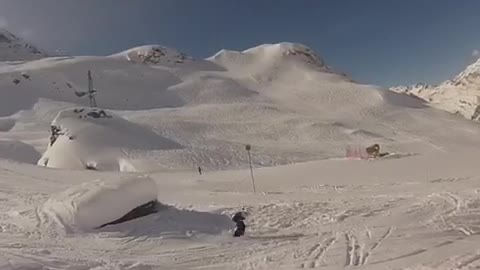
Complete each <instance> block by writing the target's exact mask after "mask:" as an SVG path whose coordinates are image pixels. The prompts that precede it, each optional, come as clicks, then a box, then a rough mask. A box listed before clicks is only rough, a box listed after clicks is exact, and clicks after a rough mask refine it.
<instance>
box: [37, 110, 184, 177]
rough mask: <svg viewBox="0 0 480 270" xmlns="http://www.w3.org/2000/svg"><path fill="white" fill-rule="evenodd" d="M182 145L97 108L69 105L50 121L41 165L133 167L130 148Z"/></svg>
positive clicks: (115, 168)
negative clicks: (49, 130) (48, 136)
mask: <svg viewBox="0 0 480 270" xmlns="http://www.w3.org/2000/svg"><path fill="white" fill-rule="evenodd" d="M175 148H179V145H178V144H177V143H175V142H173V141H171V140H168V139H166V138H163V137H161V136H159V135H157V134H156V133H154V132H153V131H151V130H149V129H147V128H146V127H143V126H141V125H138V124H134V123H132V122H129V121H127V120H125V119H123V118H121V117H119V116H117V115H115V114H113V113H111V112H108V111H105V110H101V109H96V108H70V109H65V110H63V111H61V112H59V113H58V115H57V117H55V119H54V120H53V121H52V124H51V136H50V142H49V144H48V148H47V151H46V152H45V153H44V154H43V156H42V158H41V159H40V160H39V161H38V165H41V166H46V167H52V168H68V169H85V168H87V169H94V170H120V171H125V170H128V171H130V170H134V168H132V165H131V164H130V162H129V161H130V160H131V159H130V158H129V151H130V150H137V151H151V150H167V149H175Z"/></svg>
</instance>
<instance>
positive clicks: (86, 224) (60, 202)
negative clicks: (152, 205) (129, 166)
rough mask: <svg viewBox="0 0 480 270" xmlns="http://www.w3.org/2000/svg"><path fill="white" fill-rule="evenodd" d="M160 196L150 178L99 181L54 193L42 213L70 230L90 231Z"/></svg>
mask: <svg viewBox="0 0 480 270" xmlns="http://www.w3.org/2000/svg"><path fill="white" fill-rule="evenodd" d="M157 194H158V191H157V186H156V184H155V182H153V180H152V179H150V178H148V177H130V178H123V179H122V178H120V179H116V178H114V179H99V180H96V181H92V182H85V183H82V184H80V185H78V186H73V187H70V188H68V189H67V190H65V191H63V192H61V193H59V194H55V195H54V196H52V197H51V198H50V199H48V200H47V202H45V205H44V207H43V210H44V211H45V212H46V213H47V214H48V215H51V216H52V217H53V219H55V220H57V221H58V222H59V223H60V224H59V225H60V226H65V227H66V228H68V229H69V230H74V229H77V230H89V229H95V228H98V227H100V226H102V225H104V224H107V223H109V222H112V221H115V220H117V219H119V218H121V217H122V216H124V215H125V214H127V213H128V212H130V211H131V210H133V209H134V208H136V207H138V206H140V205H143V204H146V203H148V202H150V201H156V200H157Z"/></svg>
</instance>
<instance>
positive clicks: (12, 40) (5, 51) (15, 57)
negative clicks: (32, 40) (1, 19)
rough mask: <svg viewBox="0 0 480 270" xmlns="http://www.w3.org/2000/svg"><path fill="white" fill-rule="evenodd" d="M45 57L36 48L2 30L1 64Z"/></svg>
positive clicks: (0, 41)
mask: <svg viewBox="0 0 480 270" xmlns="http://www.w3.org/2000/svg"><path fill="white" fill-rule="evenodd" d="M45 56H46V54H45V53H43V52H41V51H39V50H38V49H37V48H35V47H34V46H32V45H30V44H28V43H26V42H24V41H23V40H21V39H20V38H18V37H16V36H15V35H14V34H12V33H10V32H8V31H7V30H5V29H2V28H0V62H2V61H25V60H35V59H40V58H43V57H45Z"/></svg>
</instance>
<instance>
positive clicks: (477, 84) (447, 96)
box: [390, 59, 480, 121]
mask: <svg viewBox="0 0 480 270" xmlns="http://www.w3.org/2000/svg"><path fill="white" fill-rule="evenodd" d="M390 90H392V91H394V92H397V93H405V94H408V95H413V96H417V97H420V98H422V99H424V100H425V101H427V102H429V103H430V105H431V106H433V107H436V108H439V109H443V110H446V111H448V112H451V113H454V114H460V115H463V116H465V117H466V118H469V119H471V120H477V121H479V120H480V59H478V60H477V61H476V62H474V63H473V64H471V65H469V66H467V67H466V68H465V70H464V71H462V72H461V73H459V74H458V75H457V76H455V78H453V79H451V80H446V81H444V82H443V83H441V84H439V85H437V86H431V85H428V84H423V83H418V84H416V85H413V86H397V87H391V88H390Z"/></svg>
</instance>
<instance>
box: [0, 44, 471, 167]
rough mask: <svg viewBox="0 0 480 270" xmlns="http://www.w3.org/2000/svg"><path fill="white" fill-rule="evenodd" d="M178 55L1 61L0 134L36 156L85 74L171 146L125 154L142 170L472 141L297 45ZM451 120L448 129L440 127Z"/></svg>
mask: <svg viewBox="0 0 480 270" xmlns="http://www.w3.org/2000/svg"><path fill="white" fill-rule="evenodd" d="M179 55H180V54H178V53H176V52H175V51H174V50H172V49H165V48H163V47H161V46H145V47H138V48H133V49H131V50H127V51H126V52H123V53H119V54H116V55H113V56H107V57H54V58H46V59H41V60H37V61H31V62H26V63H21V64H15V65H13V64H11V65H10V64H5V65H3V66H1V67H0V103H1V104H0V105H1V106H0V117H2V119H9V120H3V121H7V122H5V124H4V125H6V127H5V130H7V128H8V131H7V132H5V133H4V134H3V135H4V136H5V137H7V138H8V139H14V140H15V139H16V138H17V136H24V135H23V134H25V133H26V132H28V134H30V135H29V136H25V137H23V138H22V141H23V142H26V143H29V144H32V145H33V146H34V147H35V148H36V149H37V150H38V151H41V152H44V151H45V150H46V149H45V146H46V145H48V143H49V142H48V138H49V134H48V130H49V129H50V127H49V126H50V122H51V121H52V120H53V118H54V117H55V115H56V114H57V112H58V111H60V110H63V109H65V108H68V107H75V106H77V105H80V106H85V105H87V104H88V98H86V97H85V96H84V97H78V96H77V95H76V92H82V91H86V90H87V78H86V74H87V71H88V70H91V71H92V76H93V83H94V87H95V89H96V90H97V96H96V101H97V104H98V106H99V107H101V108H105V109H109V110H114V111H116V113H117V114H119V115H120V116H122V117H123V118H126V119H127V120H129V121H130V122H134V123H138V124H142V125H143V126H146V127H147V128H149V129H152V130H153V131H154V132H155V133H157V134H158V135H159V136H161V137H164V138H167V139H169V140H171V141H173V142H175V143H176V144H178V145H180V147H178V149H175V150H172V151H165V150H164V149H157V148H154V147H152V148H151V149H144V150H147V151H143V152H141V153H140V152H135V153H129V155H130V156H131V157H132V159H138V160H144V161H146V160H148V163H149V165H148V166H147V167H145V168H148V170H150V169H152V166H153V167H155V168H158V169H166V168H169V169H189V168H195V167H197V166H202V167H205V168H208V169H228V168H241V167H244V166H246V165H247V164H248V163H247V162H248V157H247V156H246V155H245V145H246V144H251V145H252V146H253V153H254V155H255V158H254V164H255V166H272V165H278V164H286V163H292V162H298V161H308V160H316V159H325V158H336V157H343V156H344V155H345V151H346V149H347V147H348V146H349V145H354V146H360V147H361V146H366V145H370V144H372V143H380V144H381V145H382V147H383V149H385V150H386V151H392V152H399V153H406V154H412V153H425V152H431V151H434V152H435V151H438V149H456V148H457V147H462V145H464V144H463V143H462V144H461V143H459V142H458V140H457V139H459V140H464V142H469V143H470V144H474V143H477V141H478V140H480V139H477V138H476V137H474V136H471V134H472V133H473V134H476V133H477V132H478V128H477V127H476V126H471V125H470V124H469V123H467V122H465V121H457V119H456V118H454V117H451V116H449V115H448V114H446V113H442V112H440V111H437V110H434V109H432V108H429V107H427V106H426V105H425V104H424V102H423V101H422V100H420V99H418V98H414V97H408V96H404V95H401V94H396V93H393V92H391V91H385V90H384V89H379V88H376V87H372V86H369V85H360V84H357V83H355V82H352V81H351V80H350V79H349V78H348V77H347V76H345V75H344V74H339V73H336V72H334V71H333V70H332V69H331V68H330V67H328V66H327V65H326V64H325V62H324V61H323V60H322V59H321V58H320V56H318V55H317V54H315V53H314V52H313V51H312V50H311V49H309V48H307V47H306V46H303V45H299V44H295V43H279V44H266V45H261V46H258V47H255V48H252V49H248V50H245V51H243V52H235V51H226V50H223V51H220V52H219V53H217V54H215V55H214V56H212V57H210V58H208V59H206V60H202V59H198V60H193V59H191V57H188V56H184V55H181V58H182V59H184V62H183V63H177V62H176V60H175V59H179V58H178V57H180V56H179ZM452 120H455V124H454V125H455V126H457V128H456V131H455V132H454V133H452V131H448V132H447V131H446V130H444V129H443V127H445V126H446V125H447V124H448V125H450V124H451V123H452ZM75 121H77V120H75ZM82 121H83V119H82ZM439 130H440V131H439ZM17 134H20V135H17ZM31 134H35V136H33V135H31ZM89 140H90V139H89ZM92 140H93V137H92ZM87 144H91V145H97V144H95V143H87ZM126 148H128V143H127V146H126ZM52 151H53V150H52ZM82 164H83V163H82ZM136 167H138V165H137V166H136ZM137 170H138V169H137Z"/></svg>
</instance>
